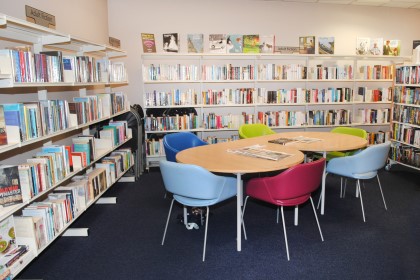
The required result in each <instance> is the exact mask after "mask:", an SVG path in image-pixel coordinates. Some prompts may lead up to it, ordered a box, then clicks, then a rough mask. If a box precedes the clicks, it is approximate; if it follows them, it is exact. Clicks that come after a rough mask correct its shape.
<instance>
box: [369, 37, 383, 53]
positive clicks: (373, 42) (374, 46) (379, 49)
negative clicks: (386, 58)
mask: <svg viewBox="0 0 420 280" xmlns="http://www.w3.org/2000/svg"><path fill="white" fill-rule="evenodd" d="M383 49H384V39H383V38H371V39H370V46H369V54H371V55H382V53H383Z"/></svg>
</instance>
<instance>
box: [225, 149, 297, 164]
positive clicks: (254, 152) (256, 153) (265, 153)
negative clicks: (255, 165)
mask: <svg viewBox="0 0 420 280" xmlns="http://www.w3.org/2000/svg"><path fill="white" fill-rule="evenodd" d="M227 151H228V152H229V153H234V154H238V155H244V156H249V157H256V158H262V159H268V160H275V161H277V160H281V159H284V158H287V157H289V156H291V154H288V153H284V152H277V151H271V150H267V149H264V146H261V145H253V146H249V147H244V148H238V149H228V150H227Z"/></svg>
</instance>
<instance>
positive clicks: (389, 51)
mask: <svg viewBox="0 0 420 280" xmlns="http://www.w3.org/2000/svg"><path fill="white" fill-rule="evenodd" d="M400 50H401V41H400V40H386V41H384V48H383V54H384V55H392V56H399V55H400Z"/></svg>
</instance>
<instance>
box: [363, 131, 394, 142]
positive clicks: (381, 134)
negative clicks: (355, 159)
mask: <svg viewBox="0 0 420 280" xmlns="http://www.w3.org/2000/svg"><path fill="white" fill-rule="evenodd" d="M390 139H391V131H378V132H368V136H367V140H368V144H369V145H375V144H381V143H385V142H387V141H390Z"/></svg>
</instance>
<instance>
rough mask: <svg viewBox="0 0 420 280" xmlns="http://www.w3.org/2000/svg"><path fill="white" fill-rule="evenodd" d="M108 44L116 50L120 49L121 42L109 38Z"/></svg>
mask: <svg viewBox="0 0 420 280" xmlns="http://www.w3.org/2000/svg"><path fill="white" fill-rule="evenodd" d="M109 44H110V45H111V46H113V47H116V48H121V41H120V40H119V39H117V38H114V37H109Z"/></svg>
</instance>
